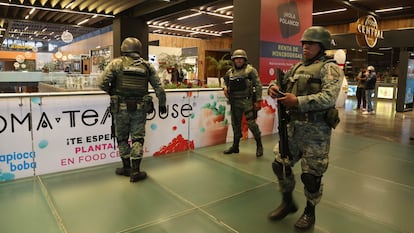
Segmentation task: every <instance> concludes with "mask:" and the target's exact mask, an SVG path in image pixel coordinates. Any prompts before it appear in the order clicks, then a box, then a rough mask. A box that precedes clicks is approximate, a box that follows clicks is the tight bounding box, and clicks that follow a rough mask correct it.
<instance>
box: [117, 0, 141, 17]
mask: <svg viewBox="0 0 414 233" xmlns="http://www.w3.org/2000/svg"><path fill="white" fill-rule="evenodd" d="M143 2H145V0H134V1H128V2H125V3H124V4H122V5H120V6H119V7H116V8H114V9H113V10H112V12H113V14H114V15H117V14H119V13H121V12H123V11H125V10H128V9H130V8H132V7H135V6H137V5H139V4H141V3H143Z"/></svg>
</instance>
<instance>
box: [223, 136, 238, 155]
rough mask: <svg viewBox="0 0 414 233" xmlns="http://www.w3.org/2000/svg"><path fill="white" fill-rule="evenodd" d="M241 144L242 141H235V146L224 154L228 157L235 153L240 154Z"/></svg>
mask: <svg viewBox="0 0 414 233" xmlns="http://www.w3.org/2000/svg"><path fill="white" fill-rule="evenodd" d="M239 142H240V139H235V140H234V141H233V145H232V146H231V147H230V148H229V149H227V150H225V151H223V153H224V154H226V155H228V154H233V153H236V154H237V153H239Z"/></svg>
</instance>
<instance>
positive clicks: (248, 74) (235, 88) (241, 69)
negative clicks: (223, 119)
mask: <svg viewBox="0 0 414 233" xmlns="http://www.w3.org/2000/svg"><path fill="white" fill-rule="evenodd" d="M231 60H232V61H233V67H232V68H230V69H229V70H228V71H227V72H226V74H225V75H224V84H225V86H224V95H225V96H226V97H227V98H228V100H229V103H230V108H231V125H232V127H233V145H232V146H231V147H230V148H229V149H227V150H225V151H224V152H223V153H224V154H232V153H239V143H240V139H241V138H242V117H243V114H244V115H245V117H246V121H247V126H248V128H249V129H250V131H251V132H252V134H253V136H254V139H255V140H256V157H261V156H263V145H262V138H261V132H260V129H259V126H258V125H257V123H256V118H257V111H259V110H260V109H261V107H262V84H261V82H260V78H259V74H258V73H257V70H256V69H255V68H254V67H253V66H252V65H250V64H248V63H247V53H246V51H244V50H243V49H236V50H234V52H233V54H232V56H231Z"/></svg>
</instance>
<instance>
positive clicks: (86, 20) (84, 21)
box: [77, 19, 89, 25]
mask: <svg viewBox="0 0 414 233" xmlns="http://www.w3.org/2000/svg"><path fill="white" fill-rule="evenodd" d="M88 21H89V19H84V20H82V21H80V22H79V23H78V24H77V25H82V24H84V23H86V22H88Z"/></svg>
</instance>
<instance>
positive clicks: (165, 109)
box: [158, 106, 167, 114]
mask: <svg viewBox="0 0 414 233" xmlns="http://www.w3.org/2000/svg"><path fill="white" fill-rule="evenodd" d="M158 111H160V113H162V114H165V113H167V107H166V106H159V107H158Z"/></svg>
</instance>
